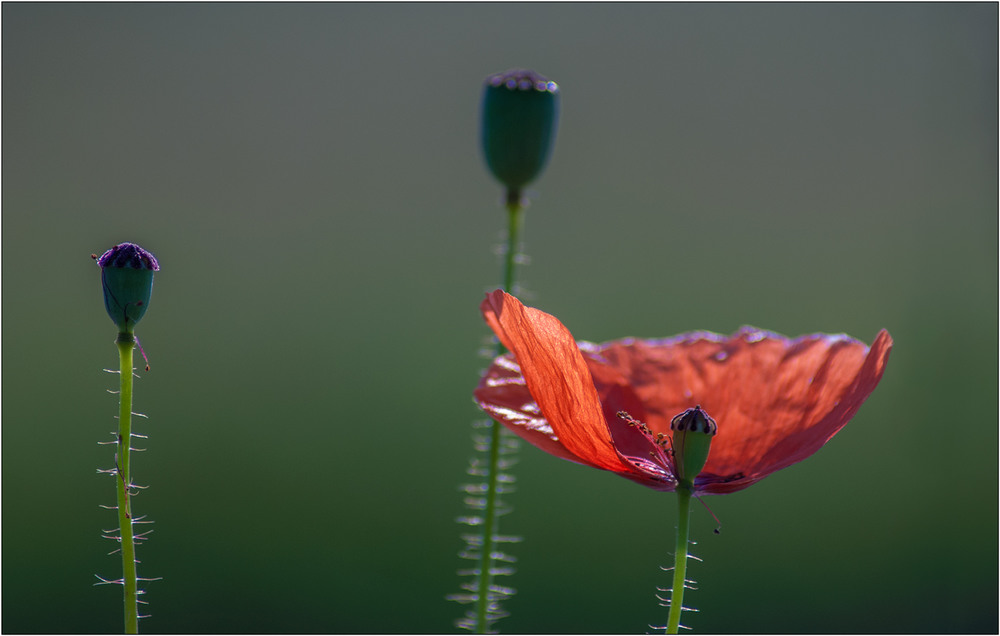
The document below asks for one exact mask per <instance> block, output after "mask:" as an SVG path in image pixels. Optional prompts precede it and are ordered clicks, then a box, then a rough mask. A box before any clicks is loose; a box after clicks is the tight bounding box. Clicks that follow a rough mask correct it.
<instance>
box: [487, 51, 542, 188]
mask: <svg viewBox="0 0 1000 636" xmlns="http://www.w3.org/2000/svg"><path fill="white" fill-rule="evenodd" d="M482 117H483V119H482V143H483V154H484V155H485V157H486V165H487V166H488V167H489V169H490V172H492V173H493V176H495V177H496V178H497V179H498V180H499V181H500V183H502V184H503V185H505V186H506V187H507V189H508V191H510V192H514V193H517V192H520V190H521V188H523V187H524V186H525V185H527V184H528V183H530V182H532V181H534V180H535V179H536V178H537V177H538V175H540V174H541V173H542V170H543V169H544V168H545V164H546V163H547V162H548V159H549V155H551V154H552V146H553V145H554V142H555V137H556V124H557V120H558V118H559V87H558V86H557V85H556V83H555V82H551V81H549V80H548V79H546V78H544V77H542V76H541V75H539V74H538V73H536V72H534V71H529V70H527V69H511V70H509V71H504V72H503V73H495V74H493V75H490V76H489V77H487V78H486V83H485V87H484V89H483V114H482Z"/></svg>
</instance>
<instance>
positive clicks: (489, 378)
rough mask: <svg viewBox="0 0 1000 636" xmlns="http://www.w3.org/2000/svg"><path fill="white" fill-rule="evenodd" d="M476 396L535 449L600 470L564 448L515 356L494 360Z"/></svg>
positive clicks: (484, 407) (497, 417)
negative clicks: (531, 390)
mask: <svg viewBox="0 0 1000 636" xmlns="http://www.w3.org/2000/svg"><path fill="white" fill-rule="evenodd" d="M473 395H475V398H476V404H478V405H479V408H481V409H483V411H485V412H486V413H487V414H488V415H489V416H490V417H491V418H493V419H494V420H496V421H498V422H500V423H502V424H504V425H505V426H506V427H507V428H508V429H510V430H511V431H513V432H514V433H516V434H517V435H518V436H519V437H520V438H521V439H523V440H524V441H526V442H528V443H529V444H531V445H532V446H536V447H538V448H540V449H541V450H543V451H545V452H546V453H550V454H552V455H555V456H556V457H561V458H563V459H568V460H570V461H571V462H576V463H578V464H584V465H586V466H594V467H595V468H599V466H597V465H596V464H593V463H591V462H589V461H587V460H586V459H584V458H582V457H577V456H576V455H574V454H573V453H571V452H569V451H568V450H567V449H566V447H564V446H563V445H562V442H561V441H560V440H559V438H558V437H557V436H556V434H555V431H553V430H552V427H551V426H550V425H549V423H548V421H547V420H546V419H545V416H544V415H542V412H541V409H539V408H538V403H536V402H535V398H534V397H533V396H532V395H531V392H530V391H529V390H528V385H527V384H525V382H524V376H522V375H521V368H520V366H518V364H517V361H516V360H515V359H514V355H513V354H510V353H508V354H506V355H503V356H500V357H498V358H497V359H496V360H494V361H493V364H492V365H490V368H489V369H488V370H487V371H486V375H484V376H483V378H482V379H481V380H480V381H479V386H477V387H476V390H475V391H474V392H473Z"/></svg>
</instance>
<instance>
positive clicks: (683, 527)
mask: <svg viewBox="0 0 1000 636" xmlns="http://www.w3.org/2000/svg"><path fill="white" fill-rule="evenodd" d="M690 512H691V491H690V490H689V489H688V488H685V487H683V486H681V485H680V484H678V485H677V546H676V549H675V550H674V587H673V591H671V593H670V616H669V618H668V619H667V633H668V634H676V633H677V630H678V629H680V624H681V612H682V611H683V609H684V582H685V581H686V580H687V579H686V577H687V560H688V531H689V528H690V525H691V523H690Z"/></svg>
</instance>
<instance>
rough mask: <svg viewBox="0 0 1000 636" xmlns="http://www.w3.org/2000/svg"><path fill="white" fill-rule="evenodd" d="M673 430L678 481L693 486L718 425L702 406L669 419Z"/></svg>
mask: <svg viewBox="0 0 1000 636" xmlns="http://www.w3.org/2000/svg"><path fill="white" fill-rule="evenodd" d="M670 430H671V431H672V436H673V438H672V439H673V447H674V472H675V473H676V475H675V476H676V477H677V484H678V485H679V486H685V487H687V488H688V489H691V488H694V478H695V477H697V476H698V473H700V472H701V469H702V468H704V467H705V462H706V461H708V451H709V448H710V447H711V446H712V438H713V437H714V436H715V433H716V432H717V431H718V430H719V427H718V426H717V425H716V423H715V420H713V419H712V418H711V417H709V415H708V413H706V412H705V411H704V410H703V409H702V408H701V406H700V405H699V406H696V407H694V408H693V409H688V410H686V411H684V412H683V413H681V414H680V415H678V416H676V417H674V419H672V420H670Z"/></svg>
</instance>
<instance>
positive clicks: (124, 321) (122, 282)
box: [97, 243, 160, 333]
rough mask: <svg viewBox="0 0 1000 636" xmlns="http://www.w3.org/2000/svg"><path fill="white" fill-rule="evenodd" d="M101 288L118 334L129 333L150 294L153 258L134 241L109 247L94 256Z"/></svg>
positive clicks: (153, 266)
mask: <svg viewBox="0 0 1000 636" xmlns="http://www.w3.org/2000/svg"><path fill="white" fill-rule="evenodd" d="M97 265H98V266H99V267H100V268H101V283H102V285H103V287H104V308H105V309H107V310H108V315H109V316H110V317H111V320H112V322H114V323H115V325H116V326H117V327H118V331H119V332H121V333H132V332H133V330H134V329H135V325H136V323H138V322H139V321H140V320H141V319H142V316H143V314H145V313H146V308H147V307H148V306H149V297H150V295H151V294H152V293H153V272H155V271H158V270H159V269H160V264H159V263H157V262H156V257H154V256H153V255H152V254H150V253H149V252H147V251H146V250H144V249H142V248H141V247H139V246H138V245H136V244H135V243H122V244H120V245H116V246H114V247H112V248H111V249H110V250H108V251H107V252H105V253H104V254H102V255H101V257H100V258H98V259H97Z"/></svg>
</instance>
